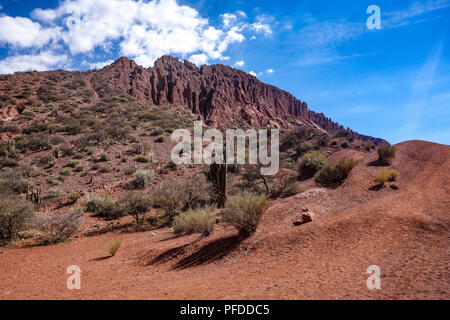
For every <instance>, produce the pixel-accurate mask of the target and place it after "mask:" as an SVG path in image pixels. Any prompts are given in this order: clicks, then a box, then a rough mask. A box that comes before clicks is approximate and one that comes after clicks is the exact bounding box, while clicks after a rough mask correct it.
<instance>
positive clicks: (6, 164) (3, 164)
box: [0, 157, 18, 168]
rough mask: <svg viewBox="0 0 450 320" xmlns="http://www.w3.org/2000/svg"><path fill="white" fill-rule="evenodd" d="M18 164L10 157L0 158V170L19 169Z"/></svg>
mask: <svg viewBox="0 0 450 320" xmlns="http://www.w3.org/2000/svg"><path fill="white" fill-rule="evenodd" d="M17 165H18V162H17V160H15V159H11V158H8V157H1V158H0V168H14V167H17Z"/></svg>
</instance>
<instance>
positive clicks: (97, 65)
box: [83, 60, 114, 70]
mask: <svg viewBox="0 0 450 320" xmlns="http://www.w3.org/2000/svg"><path fill="white" fill-rule="evenodd" d="M113 62H114V60H108V61H101V62H94V63H88V62H86V61H83V64H85V65H88V66H89V69H90V70H94V69H102V68H103V67H106V66H108V65H110V64H111V63H113Z"/></svg>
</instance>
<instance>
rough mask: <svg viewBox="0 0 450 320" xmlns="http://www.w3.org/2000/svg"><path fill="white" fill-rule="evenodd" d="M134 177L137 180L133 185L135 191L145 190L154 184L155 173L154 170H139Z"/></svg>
mask: <svg viewBox="0 0 450 320" xmlns="http://www.w3.org/2000/svg"><path fill="white" fill-rule="evenodd" d="M134 176H135V178H134V180H133V182H132V183H131V184H132V187H133V188H134V189H145V188H147V187H148V186H149V185H150V184H151V183H152V181H153V179H154V177H155V172H154V171H152V170H138V171H136V173H135V174H134Z"/></svg>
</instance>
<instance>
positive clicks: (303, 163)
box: [298, 151, 327, 179]
mask: <svg viewBox="0 0 450 320" xmlns="http://www.w3.org/2000/svg"><path fill="white" fill-rule="evenodd" d="M326 163H327V158H326V157H325V155H323V154H322V153H320V152H318V151H310V152H308V153H306V154H305V155H304V156H302V158H301V159H300V164H299V167H298V169H299V173H300V176H301V177H302V178H304V179H309V178H311V177H313V176H314V175H315V174H316V173H317V172H318V171H319V170H321V169H322V168H323V167H325V165H326Z"/></svg>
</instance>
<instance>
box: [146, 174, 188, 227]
mask: <svg viewBox="0 0 450 320" xmlns="http://www.w3.org/2000/svg"><path fill="white" fill-rule="evenodd" d="M179 185H180V184H177V183H173V182H165V183H161V184H159V185H157V186H156V187H155V188H154V189H153V190H152V191H151V193H150V196H151V198H152V203H153V207H154V208H159V209H162V210H164V213H165V215H166V217H167V218H168V220H169V223H171V222H172V221H173V218H174V217H175V216H176V215H178V214H179V213H180V212H181V210H182V208H183V202H182V200H181V196H182V192H181V188H180V187H179Z"/></svg>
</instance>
